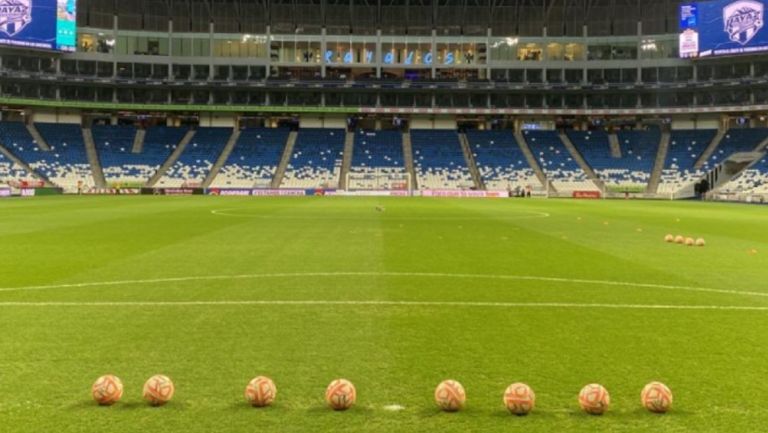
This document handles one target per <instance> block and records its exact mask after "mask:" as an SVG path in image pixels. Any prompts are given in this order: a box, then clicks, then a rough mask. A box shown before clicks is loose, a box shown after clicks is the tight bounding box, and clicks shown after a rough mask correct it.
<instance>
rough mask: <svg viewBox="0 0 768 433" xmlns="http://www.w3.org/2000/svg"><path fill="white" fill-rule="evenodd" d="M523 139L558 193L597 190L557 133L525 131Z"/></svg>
mask: <svg viewBox="0 0 768 433" xmlns="http://www.w3.org/2000/svg"><path fill="white" fill-rule="evenodd" d="M523 137H524V138H525V141H526V143H528V146H529V147H530V148H531V152H532V153H533V155H534V157H535V158H536V159H537V160H538V162H539V165H540V166H541V169H542V170H543V171H544V174H545V175H546V176H547V179H548V180H549V181H551V182H552V184H553V185H554V186H555V188H556V189H557V190H558V191H560V192H567V191H574V190H595V189H596V186H595V184H594V183H593V182H591V181H590V180H589V178H588V177H587V174H586V173H584V170H582V169H581V167H580V166H579V164H578V163H577V162H576V161H574V160H573V157H571V154H570V152H568V149H567V148H566V147H565V144H563V141H562V140H561V139H560V136H559V134H558V133H557V131H523Z"/></svg>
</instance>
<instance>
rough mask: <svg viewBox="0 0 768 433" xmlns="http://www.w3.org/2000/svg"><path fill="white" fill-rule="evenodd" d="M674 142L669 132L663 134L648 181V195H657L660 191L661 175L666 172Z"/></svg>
mask: <svg viewBox="0 0 768 433" xmlns="http://www.w3.org/2000/svg"><path fill="white" fill-rule="evenodd" d="M671 140H672V134H671V133H669V132H662V133H661V140H659V151H658V153H656V162H655V163H654V165H653V171H651V178H650V180H648V189H647V190H646V192H647V193H648V194H656V193H657V192H658V191H659V184H660V183H661V173H662V171H663V170H664V165H665V164H666V162H667V154H668V153H669V142H670V141H671Z"/></svg>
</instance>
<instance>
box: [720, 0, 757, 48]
mask: <svg viewBox="0 0 768 433" xmlns="http://www.w3.org/2000/svg"><path fill="white" fill-rule="evenodd" d="M723 22H724V23H725V32H726V33H728V37H729V38H730V39H731V40H732V41H733V42H738V43H739V44H741V45H746V44H748V43H749V41H751V40H752V38H754V37H755V35H757V32H759V31H760V29H762V28H763V22H764V21H763V4H762V3H758V2H756V1H749V0H744V1H737V2H734V3H731V4H729V5H728V6H726V7H724V8H723Z"/></svg>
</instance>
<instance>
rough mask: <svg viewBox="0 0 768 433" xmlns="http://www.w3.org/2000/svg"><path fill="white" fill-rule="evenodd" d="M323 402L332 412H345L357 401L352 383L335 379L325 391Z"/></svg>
mask: <svg viewBox="0 0 768 433" xmlns="http://www.w3.org/2000/svg"><path fill="white" fill-rule="evenodd" d="M325 401H326V402H327V403H328V406H330V407H331V408H332V409H333V410H347V409H349V408H350V407H352V406H353V405H354V404H355V402H356V401H357V390H356V389H355V385H353V384H352V382H350V381H348V380H346V379H336V380H334V381H333V382H331V384H330V385H328V388H326V390H325Z"/></svg>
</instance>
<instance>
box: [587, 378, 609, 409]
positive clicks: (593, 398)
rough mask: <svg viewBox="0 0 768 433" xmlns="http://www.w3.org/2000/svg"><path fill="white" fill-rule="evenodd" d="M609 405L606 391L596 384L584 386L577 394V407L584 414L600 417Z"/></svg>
mask: <svg viewBox="0 0 768 433" xmlns="http://www.w3.org/2000/svg"><path fill="white" fill-rule="evenodd" d="M610 404H611V396H610V395H609V394H608V390H607V389H605V388H604V387H603V386H602V385H598V384H596V383H593V384H590V385H587V386H585V387H584V388H582V389H581V392H579V405H580V406H581V408H582V409H583V410H584V412H586V413H589V414H592V415H602V414H603V413H605V411H606V410H608V406H610Z"/></svg>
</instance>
